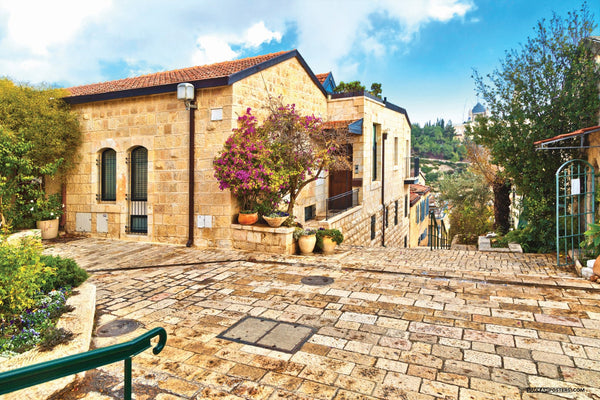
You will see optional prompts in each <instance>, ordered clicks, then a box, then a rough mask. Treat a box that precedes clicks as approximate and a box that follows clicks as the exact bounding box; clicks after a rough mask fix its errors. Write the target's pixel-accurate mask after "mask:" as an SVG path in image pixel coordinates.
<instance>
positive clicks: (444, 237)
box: [429, 211, 450, 250]
mask: <svg viewBox="0 0 600 400" xmlns="http://www.w3.org/2000/svg"><path fill="white" fill-rule="evenodd" d="M449 248H450V243H448V231H447V230H446V224H444V220H443V219H441V220H439V222H438V220H437V218H436V217H435V213H434V212H433V211H431V212H430V213H429V249H430V250H433V249H449Z"/></svg>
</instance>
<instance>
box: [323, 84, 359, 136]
mask: <svg viewBox="0 0 600 400" xmlns="http://www.w3.org/2000/svg"><path fill="white" fill-rule="evenodd" d="M317 78H319V75H317ZM356 121H358V119H345V120H340V121H326V122H323V123H322V124H321V128H323V129H342V128H347V127H348V125H350V124H352V123H354V122H356Z"/></svg>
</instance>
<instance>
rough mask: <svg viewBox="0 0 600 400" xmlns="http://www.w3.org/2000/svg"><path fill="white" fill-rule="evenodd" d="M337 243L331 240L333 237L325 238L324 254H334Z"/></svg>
mask: <svg viewBox="0 0 600 400" xmlns="http://www.w3.org/2000/svg"><path fill="white" fill-rule="evenodd" d="M335 246H337V243H336V242H334V241H333V239H331V236H323V254H333V253H334V252H335Z"/></svg>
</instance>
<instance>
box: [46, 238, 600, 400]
mask: <svg viewBox="0 0 600 400" xmlns="http://www.w3.org/2000/svg"><path fill="white" fill-rule="evenodd" d="M46 252H47V253H51V254H60V255H63V256H68V257H73V258H75V259H76V260H77V261H78V262H79V264H80V265H81V266H82V267H84V268H86V269H87V270H88V271H90V272H92V277H91V282H92V283H94V284H96V285H97V311H96V313H97V320H98V325H102V324H104V323H106V322H109V321H111V320H114V319H121V318H131V319H135V320H137V321H139V322H141V323H142V324H143V325H144V328H142V329H138V330H136V331H134V332H133V333H131V334H128V335H124V336H118V337H115V338H99V337H95V338H94V345H95V346H96V347H103V346H106V345H109V344H113V343H118V342H122V341H125V340H129V339H130V338H133V337H136V336H138V335H139V334H141V333H143V332H144V331H145V330H147V329H151V328H154V327H157V326H161V327H164V328H165V329H166V330H167V332H168V335H169V337H168V341H167V346H166V347H165V349H164V350H163V351H162V352H161V353H160V354H159V355H158V356H154V355H152V352H151V351H149V350H147V351H145V352H143V353H141V354H139V355H138V356H136V357H135V358H134V359H133V367H134V371H133V375H134V392H135V393H136V398H137V399H146V398H148V399H149V398H157V399H179V398H182V399H213V398H215V399H336V400H342V399H375V398H377V399H436V398H442V399H511V400H512V399H543V400H546V399H563V398H581V399H600V285H597V284H592V283H590V282H587V281H584V280H583V279H581V278H578V277H577V276H576V275H575V274H574V272H573V271H571V270H569V269H568V268H557V267H556V266H555V259H554V258H553V257H552V256H551V255H527V254H525V255H524V254H506V253H478V252H468V251H429V250H424V249H423V250H421V249H392V248H387V249H382V248H379V249H360V248H343V251H342V252H340V253H338V254H337V255H335V256H328V257H325V256H314V257H299V256H288V257H278V256H269V255H265V254H254V253H244V252H236V251H223V250H205V251H201V250H192V249H186V248H183V247H176V246H166V245H149V244H135V243H125V242H118V241H109V240H98V239H82V240H76V241H71V242H67V243H55V244H53V245H51V247H49V248H48V249H47V250H46ZM308 275H323V276H328V277H331V278H334V282H333V283H331V284H329V285H326V286H308V285H305V284H302V283H301V279H302V278H303V277H305V276H308ZM247 316H256V317H261V318H264V319H270V320H276V321H282V322H289V323H296V324H301V325H305V326H308V327H312V328H314V330H315V334H314V335H312V337H310V339H309V340H308V341H307V342H306V343H304V345H302V347H301V348H300V350H299V351H297V352H295V353H293V354H288V353H285V352H280V351H274V350H271V349H266V348H262V347H256V346H252V345H248V344H243V343H238V342H233V341H229V340H225V339H220V338H218V337H217V335H219V334H220V333H222V332H223V331H225V330H226V329H228V328H229V327H231V326H232V325H234V324H235V323H236V322H238V321H240V320H241V319H242V318H244V317H247ZM122 368H123V367H122V363H119V364H113V365H111V366H107V367H103V368H100V369H98V370H96V371H90V372H88V374H87V376H86V379H85V380H84V381H82V382H81V383H80V384H78V385H75V386H73V387H71V388H68V389H67V390H65V391H64V392H63V393H61V394H60V395H59V396H58V397H56V398H61V399H71V398H87V399H112V398H120V397H122V388H123V384H122V376H123V370H122ZM539 388H548V390H551V392H549V393H531V392H529V391H531V390H543V389H539Z"/></svg>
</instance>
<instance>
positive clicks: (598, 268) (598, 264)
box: [592, 257, 600, 276]
mask: <svg viewBox="0 0 600 400" xmlns="http://www.w3.org/2000/svg"><path fill="white" fill-rule="evenodd" d="M592 270H593V272H594V275H598V276H600V257H598V258H596V261H594V266H593V267H592Z"/></svg>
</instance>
